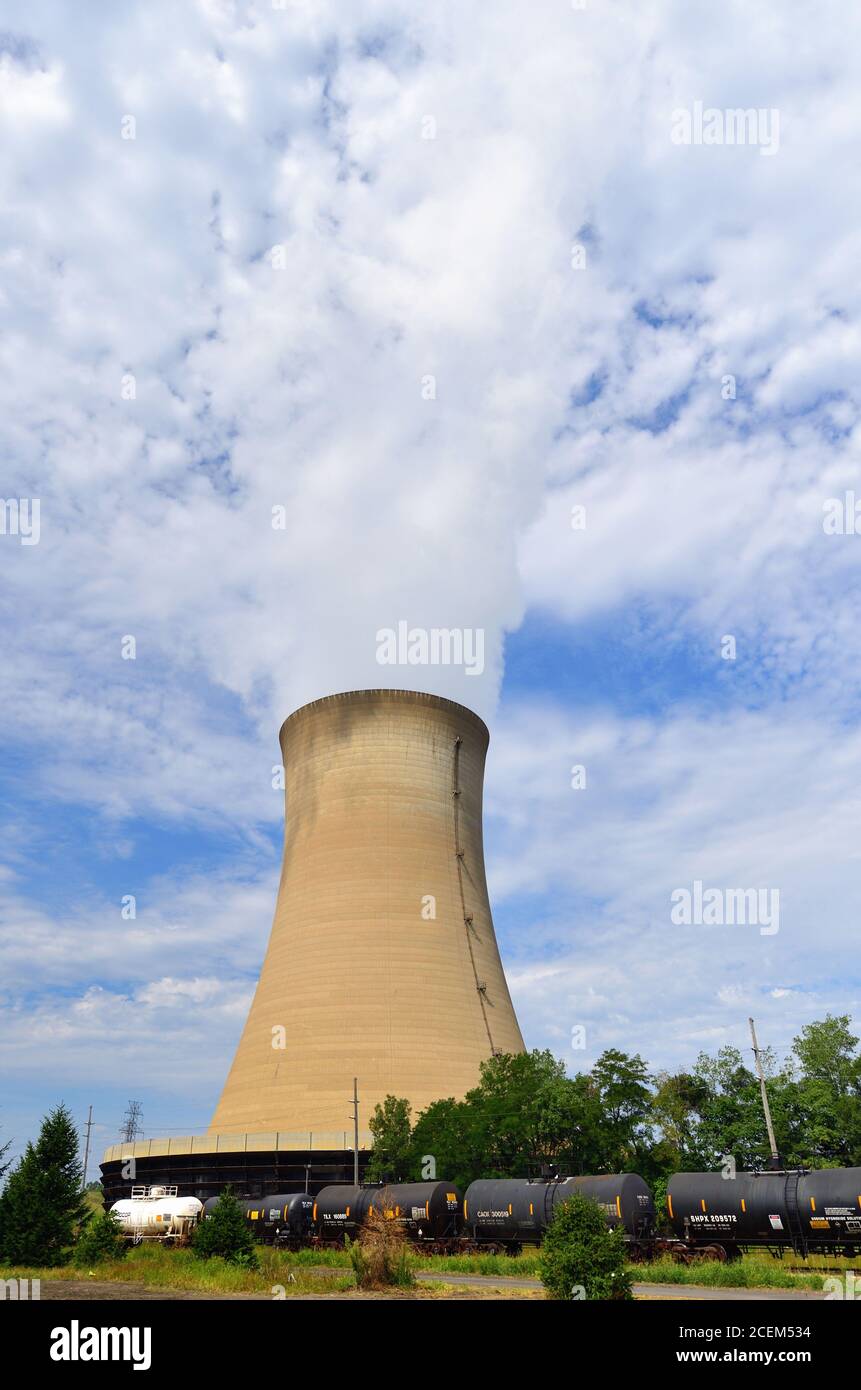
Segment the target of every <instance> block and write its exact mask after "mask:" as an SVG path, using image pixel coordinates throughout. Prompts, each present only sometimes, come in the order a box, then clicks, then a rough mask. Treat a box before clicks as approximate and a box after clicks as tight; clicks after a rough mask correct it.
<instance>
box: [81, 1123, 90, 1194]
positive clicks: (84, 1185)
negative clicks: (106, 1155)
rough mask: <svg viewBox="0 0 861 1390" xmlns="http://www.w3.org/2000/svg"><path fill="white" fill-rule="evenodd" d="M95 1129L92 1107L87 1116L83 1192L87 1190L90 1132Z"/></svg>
mask: <svg viewBox="0 0 861 1390" xmlns="http://www.w3.org/2000/svg"><path fill="white" fill-rule="evenodd" d="M92 1127H93V1107H92V1106H90V1113H89V1114H88V1116H87V1140H86V1143H85V1145H84V1179H83V1182H82V1184H81V1191H82V1192H86V1190H87V1164H88V1163H89V1161H90V1130H91V1129H92Z"/></svg>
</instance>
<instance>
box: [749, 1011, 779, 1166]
mask: <svg viewBox="0 0 861 1390" xmlns="http://www.w3.org/2000/svg"><path fill="white" fill-rule="evenodd" d="M748 1023H749V1024H750V1036H751V1037H752V1038H753V1055H754V1058H755V1060H756V1072H757V1075H758V1077H759V1089H760V1091H761V1092H762V1108H763V1110H764V1111H765V1127H766V1129H767V1130H768V1142H769V1144H770V1145H771V1157H772V1159H773V1160H774V1166H775V1167H778V1166H779V1164H780V1156H779V1154H778V1152H777V1144H776V1142H775V1138H774V1126H773V1124H772V1123H771V1111H770V1110H769V1108H768V1092H767V1091H766V1089H765V1072H764V1071H763V1070H762V1062H761V1061H760V1058H759V1047H758V1045H757V1041H756V1029H755V1028H754V1026H753V1019H752V1018H749V1019H748Z"/></svg>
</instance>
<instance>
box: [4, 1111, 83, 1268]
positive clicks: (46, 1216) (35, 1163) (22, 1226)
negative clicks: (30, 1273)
mask: <svg viewBox="0 0 861 1390" xmlns="http://www.w3.org/2000/svg"><path fill="white" fill-rule="evenodd" d="M82 1176H83V1173H82V1169H81V1164H80V1161H79V1159H78V1134H77V1131H76V1129H75V1126H74V1123H73V1121H72V1116H71V1114H70V1112H69V1111H68V1109H67V1108H66V1106H65V1105H58V1106H57V1108H56V1110H52V1111H51V1112H50V1114H48V1115H47V1116H46V1118H45V1120H44V1121H43V1122H42V1128H41V1131H40V1133H39V1138H38V1139H37V1140H36V1143H35V1144H33V1143H29V1144H28V1145H27V1148H26V1149H25V1151H24V1154H23V1157H22V1158H21V1160H20V1161H19V1163H18V1164H17V1166H16V1167H15V1169H14V1170H13V1172H12V1173H11V1174H10V1176H9V1180H8V1182H7V1183H6V1187H5V1188H4V1191H3V1194H2V1196H0V1257H2V1258H3V1259H4V1260H6V1261H8V1262H9V1263H10V1264H15V1265H30V1266H37V1265H61V1264H65V1263H66V1261H67V1260H68V1258H69V1251H70V1247H71V1246H72V1244H73V1242H74V1239H75V1234H76V1232H77V1229H78V1227H80V1225H81V1223H82V1222H83V1220H84V1218H85V1216H86V1203H85V1202H84V1200H83V1199H82V1197H81V1178H82Z"/></svg>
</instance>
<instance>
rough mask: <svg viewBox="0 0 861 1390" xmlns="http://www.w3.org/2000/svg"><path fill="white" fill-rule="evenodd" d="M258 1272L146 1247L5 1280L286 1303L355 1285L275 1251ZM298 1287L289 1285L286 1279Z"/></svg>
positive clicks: (6, 1272) (9, 1272)
mask: <svg viewBox="0 0 861 1390" xmlns="http://www.w3.org/2000/svg"><path fill="white" fill-rule="evenodd" d="M259 1255H260V1269H259V1270H253V1269H241V1268H238V1267H237V1266H236V1265H229V1264H227V1263H226V1261H224V1260H221V1259H211V1260H201V1259H198V1257H197V1256H196V1255H195V1254H194V1252H193V1251H192V1250H187V1249H186V1250H168V1249H166V1248H165V1247H164V1246H161V1245H157V1244H156V1243H155V1242H154V1241H153V1242H146V1243H145V1244H143V1245H139V1246H137V1247H136V1248H135V1249H133V1250H130V1251H129V1253H128V1255H127V1256H126V1257H125V1259H122V1260H106V1261H104V1262H103V1263H100V1264H96V1265H94V1266H93V1267H92V1270H88V1269H81V1268H76V1267H75V1266H73V1265H62V1266H59V1267H57V1268H54V1269H21V1268H6V1267H4V1268H3V1269H2V1270H0V1276H2V1277H3V1278H10V1277H17V1278H21V1279H39V1278H41V1279H67V1280H74V1279H78V1280H80V1279H86V1278H88V1277H89V1276H90V1275H91V1274H92V1276H93V1277H94V1278H96V1279H98V1280H100V1281H106V1282H109V1283H134V1284H145V1285H146V1286H147V1287H148V1288H162V1289H188V1290H193V1291H195V1292H198V1293H258V1294H271V1293H272V1290H273V1288H274V1287H275V1286H276V1285H279V1286H281V1287H283V1289H284V1294H285V1296H287V1297H290V1295H295V1294H298V1293H336V1292H341V1291H343V1290H344V1289H351V1288H353V1287H354V1286H355V1281H354V1279H353V1276H352V1274H351V1273H348V1272H347V1271H346V1270H345V1272H344V1276H343V1277H342V1278H339V1277H338V1276H337V1275H336V1276H335V1277H330V1276H327V1275H316V1276H315V1275H314V1274H312V1273H311V1272H310V1271H305V1270H302V1269H298V1270H296V1271H295V1272H294V1271H293V1270H290V1269H287V1268H286V1267H285V1265H284V1262H283V1260H282V1259H281V1258H280V1257H279V1255H278V1254H277V1253H276V1252H274V1251H269V1250H266V1249H262V1250H260V1251H259ZM291 1273H292V1274H293V1279H294V1281H295V1282H292V1283H291V1282H288V1279H287V1276H288V1274H291Z"/></svg>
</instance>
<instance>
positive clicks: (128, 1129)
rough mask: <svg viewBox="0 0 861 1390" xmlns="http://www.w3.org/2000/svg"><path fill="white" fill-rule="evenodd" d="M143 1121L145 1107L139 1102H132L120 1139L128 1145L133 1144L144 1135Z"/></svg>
mask: <svg viewBox="0 0 861 1390" xmlns="http://www.w3.org/2000/svg"><path fill="white" fill-rule="evenodd" d="M142 1119H143V1106H142V1105H141V1103H140V1101H139V1100H130V1101H129V1108H128V1110H127V1111H126V1113H125V1115H124V1116H123V1127H122V1129H121V1130H120V1138H121V1139H124V1140H125V1141H126V1143H129V1144H130V1143H131V1142H132V1141H133V1140H134V1139H137V1137H138V1135H139V1134H142V1133H143V1130H142V1128H141V1123H140V1122H141V1120H142Z"/></svg>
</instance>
